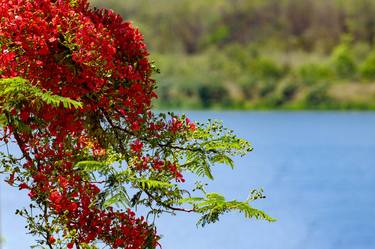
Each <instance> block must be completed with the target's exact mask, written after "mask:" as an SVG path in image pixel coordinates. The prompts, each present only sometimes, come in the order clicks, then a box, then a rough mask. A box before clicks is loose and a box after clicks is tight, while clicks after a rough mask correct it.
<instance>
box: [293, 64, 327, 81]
mask: <svg viewBox="0 0 375 249" xmlns="http://www.w3.org/2000/svg"><path fill="white" fill-rule="evenodd" d="M298 76H299V78H300V80H301V81H302V82H303V84H307V85H314V84H316V83H319V82H321V81H322V80H323V81H324V80H326V79H332V78H333V72H332V71H331V69H330V68H329V67H328V66H327V65H324V64H315V63H314V64H313V63H311V64H303V65H302V66H300V67H299V69H298Z"/></svg>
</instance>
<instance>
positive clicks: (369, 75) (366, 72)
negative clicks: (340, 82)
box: [360, 50, 375, 80]
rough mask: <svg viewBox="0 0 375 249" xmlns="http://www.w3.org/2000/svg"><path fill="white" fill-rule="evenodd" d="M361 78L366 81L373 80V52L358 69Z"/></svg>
mask: <svg viewBox="0 0 375 249" xmlns="http://www.w3.org/2000/svg"><path fill="white" fill-rule="evenodd" d="M360 73H361V76H362V78H364V79H366V80H374V79H375V50H374V51H372V52H371V53H370V54H369V55H368V56H367V58H366V59H365V61H364V62H363V63H362V65H361V67H360Z"/></svg>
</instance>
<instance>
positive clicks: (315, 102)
mask: <svg viewBox="0 0 375 249" xmlns="http://www.w3.org/2000/svg"><path fill="white" fill-rule="evenodd" d="M331 102H332V100H331V98H330V97H329V96H328V85H327V84H318V85H315V86H312V87H310V88H309V89H308V91H307V93H306V95H305V99H304V103H305V106H306V107H308V108H319V107H324V106H327V105H329V104H330V103H331Z"/></svg>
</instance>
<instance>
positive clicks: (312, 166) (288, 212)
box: [1, 112, 375, 249]
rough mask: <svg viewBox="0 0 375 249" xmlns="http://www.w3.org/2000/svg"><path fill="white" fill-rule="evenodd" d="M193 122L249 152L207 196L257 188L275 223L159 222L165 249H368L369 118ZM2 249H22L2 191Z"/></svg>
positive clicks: (371, 210)
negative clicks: (228, 134) (223, 129)
mask: <svg viewBox="0 0 375 249" xmlns="http://www.w3.org/2000/svg"><path fill="white" fill-rule="evenodd" d="M190 116H191V117H192V118H193V119H195V120H204V119H207V118H217V119H221V120H223V121H224V123H225V124H226V126H228V127H230V128H232V129H234V130H235V131H236V133H237V134H238V135H240V136H241V137H244V138H246V139H248V140H250V141H251V142H252V143H253V145H254V148H255V150H254V151H253V152H251V153H250V154H249V155H248V156H246V157H245V158H240V159H237V160H236V165H237V168H236V169H235V170H234V171H232V170H230V169H228V168H226V167H223V166H219V167H217V168H216V169H215V171H214V172H215V174H216V179H215V181H214V182H212V184H211V185H210V187H209V190H210V191H217V192H222V193H225V194H226V196H227V197H228V199H231V198H237V199H244V198H246V196H247V195H248V191H249V189H252V188H258V187H262V188H264V190H265V194H266V196H267V199H265V200H261V201H258V202H255V203H254V205H255V206H256V207H258V208H262V209H264V210H266V211H267V212H268V213H269V214H270V215H272V216H273V217H276V218H277V219H278V221H277V222H276V223H267V222H264V221H252V220H245V219H244V218H243V217H242V216H241V215H239V214H228V215H226V216H223V218H222V219H221V221H220V222H219V223H216V224H213V225H208V226H206V227H205V228H203V229H202V228H199V229H198V228H197V227H196V226H195V223H194V222H195V218H196V217H195V216H192V215H185V214H180V215H177V216H173V217H170V216H166V217H162V218H161V219H160V220H159V221H158V227H159V233H161V234H163V235H164V237H163V239H162V245H163V248H164V249H211V248H212V249H374V248H375V223H374V220H375V194H374V190H375V113H373V112H372V113H371V112H368V113H355V112H353V113H344V112H343V113H336V112H295V113H294V112H290V113H288V112H224V113H214V112H193V113H191V114H190ZM1 191H2V193H1V205H2V206H1V207H2V213H1V215H2V219H1V223H2V226H3V233H4V236H5V237H6V244H5V248H4V249H23V248H29V246H28V245H30V243H31V242H30V238H28V237H27V236H26V235H25V232H24V231H25V230H24V229H23V223H22V219H21V218H19V217H16V216H14V215H13V211H14V209H15V208H17V207H19V206H20V205H22V204H24V203H27V201H25V197H24V195H25V193H20V192H18V191H17V190H12V189H10V188H8V187H7V186H5V185H4V184H2V185H1Z"/></svg>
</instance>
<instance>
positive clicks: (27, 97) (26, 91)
mask: <svg viewBox="0 0 375 249" xmlns="http://www.w3.org/2000/svg"><path fill="white" fill-rule="evenodd" d="M0 97H1V98H2V99H6V100H8V101H7V103H3V102H2V103H1V104H2V108H1V109H2V110H8V111H9V110H10V109H9V108H6V107H7V106H8V107H12V106H14V105H15V104H18V103H22V102H23V101H33V102H35V105H36V106H37V105H38V102H39V101H40V102H43V103H46V104H48V105H52V106H54V107H60V106H61V105H62V106H63V107H64V108H69V109H71V108H82V103H81V102H78V101H76V100H72V99H69V98H65V97H62V96H59V95H56V94H53V93H52V92H50V91H45V90H42V89H40V88H38V87H37V86H34V85H32V84H30V82H28V81H27V80H25V79H22V78H19V77H16V78H9V79H0Z"/></svg>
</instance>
